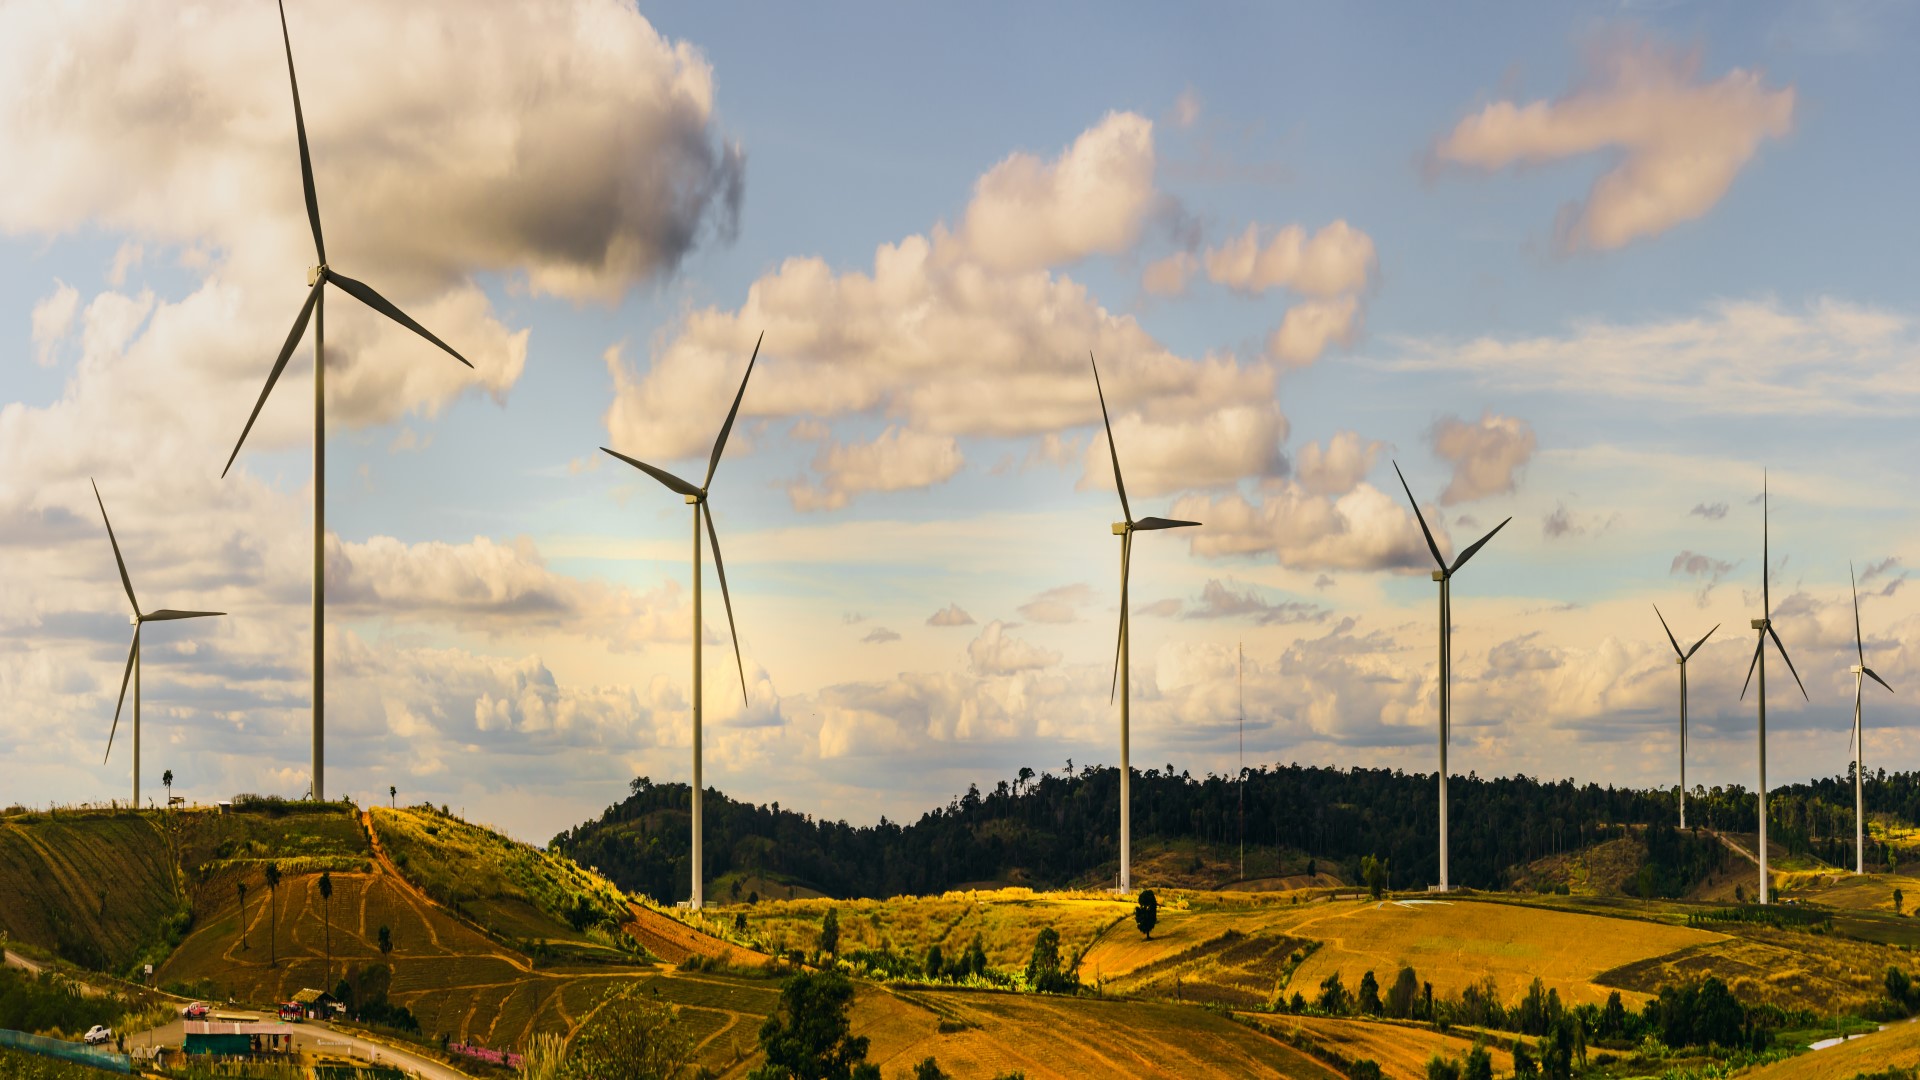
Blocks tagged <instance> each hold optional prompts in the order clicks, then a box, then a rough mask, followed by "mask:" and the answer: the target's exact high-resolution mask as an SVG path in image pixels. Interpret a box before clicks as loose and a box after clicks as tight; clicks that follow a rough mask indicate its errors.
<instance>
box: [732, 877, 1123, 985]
mask: <svg viewBox="0 0 1920 1080" xmlns="http://www.w3.org/2000/svg"><path fill="white" fill-rule="evenodd" d="M1133 907H1134V904H1133V901H1131V900H1122V899H1118V898H1115V897H1113V896H1110V895H1108V894H1106V893H1092V892H1088V893H1036V892H1034V891H1033V890H1031V889H1025V888H1009V889H996V890H993V891H981V892H975V891H968V892H949V893H945V894H942V895H940V896H925V897H913V896H904V897H893V898H891V899H886V900H776V901H772V902H768V901H764V900H763V901H762V902H761V903H759V904H757V905H754V906H751V907H747V908H744V909H743V910H745V911H746V913H747V932H748V933H749V934H750V935H751V936H752V937H753V938H754V939H756V940H758V941H760V942H762V943H764V944H765V945H766V946H767V949H768V950H769V951H771V952H774V953H782V952H785V951H786V950H788V949H801V950H803V951H809V952H810V951H812V950H813V949H815V948H816V947H817V946H818V943H819V939H820V924H821V921H822V920H824V919H825V918H826V915H827V912H828V910H830V909H833V910H838V911H839V913H840V952H841V953H842V954H843V955H844V954H846V953H850V952H853V951H855V950H858V949H885V948H892V949H893V950H894V951H896V952H904V953H907V954H908V955H911V956H913V957H915V958H916V959H918V958H923V957H924V956H925V955H926V952H927V949H928V947H929V946H932V945H935V944H937V945H939V946H940V948H941V949H942V951H944V952H945V953H946V954H947V955H948V956H952V955H953V954H954V952H955V950H960V949H965V948H966V947H967V943H968V942H970V941H972V940H973V936H974V935H975V934H976V933H977V934H979V935H981V938H982V946H983V947H984V949H985V950H986V954H987V963H988V964H989V965H990V966H992V967H996V968H1002V969H1005V970H1019V969H1021V968H1024V967H1025V966H1026V963H1027V957H1028V955H1029V954H1030V953H1031V952H1032V951H1033V941H1034V938H1035V937H1037V936H1039V933H1040V930H1041V929H1042V928H1043V927H1047V926H1051V927H1053V929H1054V930H1055V931H1057V932H1058V933H1059V934H1060V950H1061V953H1062V955H1063V956H1064V957H1069V958H1070V957H1072V956H1073V955H1074V954H1075V953H1076V952H1077V951H1078V950H1080V949H1082V948H1084V947H1086V946H1088V945H1089V944H1091V943H1092V942H1093V941H1094V940H1095V939H1096V938H1098V937H1099V936H1100V935H1101V933H1102V931H1104V930H1106V929H1107V928H1108V927H1110V926H1113V925H1115V924H1116V923H1118V922H1121V921H1123V920H1128V919H1131V918H1132V917H1133ZM723 910H724V909H723ZM1083 970H1084V969H1083Z"/></svg>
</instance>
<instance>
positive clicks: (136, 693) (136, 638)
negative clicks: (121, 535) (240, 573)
mask: <svg viewBox="0 0 1920 1080" xmlns="http://www.w3.org/2000/svg"><path fill="white" fill-rule="evenodd" d="M88 483H93V482H92V481H91V480H89V481H88ZM93 501H94V502H97V503H99V504H100V520H102V521H104V522H106V523H107V542H108V543H109V544H112V545H113V561H114V565H116V566H118V567H119V568H120V585H121V587H122V588H124V589H126V590H127V603H129V604H131V605H133V615H132V617H131V618H129V619H128V620H127V621H128V622H130V623H132V624H133V645H132V646H130V647H129V648H128V649H127V670H126V671H124V672H122V673H121V675H120V700H119V701H117V702H115V703H114V706H113V727H111V728H109V729H108V730H107V752H106V753H105V754H102V755H101V756H100V763H101V764H102V765H104V764H106V763H107V758H109V757H111V756H112V755H113V737H114V735H115V734H117V733H118V732H119V730H120V710H121V709H122V708H124V707H126V704H127V682H128V680H132V682H133V808H134V809H135V810H138V809H139V808H140V628H141V627H142V626H144V625H146V624H147V623H150V622H171V621H173V620H175V619H204V618H207V617H209V616H213V615H225V614H226V612H224V611H175V610H173V609H172V608H161V609H160V610H159V611H149V612H146V613H144V614H143V613H141V611H140V601H138V600H136V599H134V598H133V579H132V578H130V577H128V576H127V561H126V560H125V559H122V558H121V557H120V541H119V540H117V539H115V538H114V535H113V521H112V519H111V518H108V517H107V504H106V500H104V499H102V498H101V497H100V485H99V484H94V485H93Z"/></svg>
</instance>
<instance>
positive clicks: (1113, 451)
mask: <svg viewBox="0 0 1920 1080" xmlns="http://www.w3.org/2000/svg"><path fill="white" fill-rule="evenodd" d="M1087 363H1089V364H1093V392H1094V393H1096V394H1098V395H1100V421H1101V423H1104V424H1105V425H1107V454H1108V455H1109V456H1110V457H1112V458H1113V487H1114V490H1116V491H1118V492H1119V493H1120V514H1121V516H1122V517H1124V518H1126V519H1127V521H1129V522H1131V521H1133V508H1132V507H1129V506H1128V505H1127V485H1126V483H1125V482H1124V481H1122V480H1121V479H1120V451H1119V450H1118V449H1117V448H1116V447H1115V446H1114V445H1113V418H1112V417H1111V416H1108V415H1107V392H1106V391H1105V390H1104V389H1102V388H1101V386H1100V365H1099V364H1098V363H1096V362H1095V361H1094V359H1093V354H1092V353H1091V352H1089V353H1088V354H1087ZM1122 577H1123V578H1124V577H1125V575H1122ZM1125 588H1126V586H1125V584H1124V581H1123V583H1122V585H1121V590H1122V591H1123V592H1124V591H1125ZM1115 670H1116V672H1117V671H1118V669H1115Z"/></svg>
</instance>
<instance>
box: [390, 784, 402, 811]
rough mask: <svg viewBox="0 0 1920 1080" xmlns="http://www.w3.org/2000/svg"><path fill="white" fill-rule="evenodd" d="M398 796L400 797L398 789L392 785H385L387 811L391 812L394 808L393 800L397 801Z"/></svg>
mask: <svg viewBox="0 0 1920 1080" xmlns="http://www.w3.org/2000/svg"><path fill="white" fill-rule="evenodd" d="M399 795H400V789H399V788H397V787H395V786H393V785H392V784H388V785H387V809H389V810H391V809H393V808H394V805H395V803H394V800H395V799H397V798H398V797H399Z"/></svg>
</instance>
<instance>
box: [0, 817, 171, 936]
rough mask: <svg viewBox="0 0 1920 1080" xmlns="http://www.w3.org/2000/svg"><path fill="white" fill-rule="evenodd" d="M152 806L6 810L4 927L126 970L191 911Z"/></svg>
mask: <svg viewBox="0 0 1920 1080" xmlns="http://www.w3.org/2000/svg"><path fill="white" fill-rule="evenodd" d="M156 816H157V815H155V814H153V813H152V812H148V811H132V810H126V811H120V812H117V813H112V812H107V811H97V812H73V811H62V812H60V813H58V814H16V815H11V816H9V817H7V818H5V819H0V930H4V931H5V932H6V934H7V936H8V938H10V939H11V940H14V941H20V942H25V943H27V944H29V945H32V946H36V947H38V948H40V949H42V950H44V951H46V952H48V953H51V954H53V955H57V956H59V957H61V958H63V959H65V960H68V961H71V962H73V963H75V964H79V965H82V966H85V967H91V968H96V969H103V970H110V971H114V972H117V973H124V972H125V971H126V970H127V969H128V968H130V967H131V966H133V965H134V964H135V963H136V962H137V961H141V959H142V957H144V956H146V955H147V954H149V953H151V952H152V951H153V950H155V949H156V948H158V947H161V946H162V945H163V944H164V942H165V941H166V939H167V936H168V934H169V933H170V932H172V931H174V930H175V929H177V928H178V927H180V926H181V925H182V924H183V923H184V922H185V920H186V902H185V898H184V896H183V895H182V889H181V885H180V882H179V880H178V879H177V878H176V876H175V874H174V869H173V859H172V856H171V853H170V850H169V844H168V838H167V833H166V832H165V830H163V829H162V828H161V827H160V826H159V825H158V824H157V823H156V821H155V818H156Z"/></svg>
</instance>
